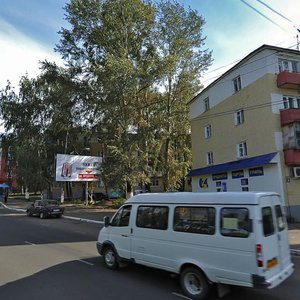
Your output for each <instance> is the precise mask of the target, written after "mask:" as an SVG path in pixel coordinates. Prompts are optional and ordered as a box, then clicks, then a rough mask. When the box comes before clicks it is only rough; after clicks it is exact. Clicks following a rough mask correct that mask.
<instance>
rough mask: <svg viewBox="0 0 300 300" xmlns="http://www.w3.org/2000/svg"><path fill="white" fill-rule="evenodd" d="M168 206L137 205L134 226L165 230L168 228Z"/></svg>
mask: <svg viewBox="0 0 300 300" xmlns="http://www.w3.org/2000/svg"><path fill="white" fill-rule="evenodd" d="M168 216H169V208H168V207H167V206H152V205H141V206H139V207H138V212H137V220H136V226H137V227H140V228H151V229H159V230H166V229H167V228H168Z"/></svg>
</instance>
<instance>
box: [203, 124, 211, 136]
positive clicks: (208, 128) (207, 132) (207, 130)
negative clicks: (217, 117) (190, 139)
mask: <svg viewBox="0 0 300 300" xmlns="http://www.w3.org/2000/svg"><path fill="white" fill-rule="evenodd" d="M210 137H211V125H210V124H208V125H206V126H204V138H205V139H209V138H210Z"/></svg>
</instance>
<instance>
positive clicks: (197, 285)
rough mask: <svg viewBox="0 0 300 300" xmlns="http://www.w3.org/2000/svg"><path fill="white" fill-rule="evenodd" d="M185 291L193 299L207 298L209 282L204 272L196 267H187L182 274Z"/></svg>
mask: <svg viewBox="0 0 300 300" xmlns="http://www.w3.org/2000/svg"><path fill="white" fill-rule="evenodd" d="M180 284H181V288H182V290H183V292H184V293H185V295H186V296H188V297H189V298H191V299H196V300H202V299H205V297H206V296H207V294H208V292H209V285H208V282H207V280H206V278H205V276H204V275H203V273H202V272H201V271H200V270H199V269H197V268H194V267H189V268H185V269H184V270H183V271H182V272H181V274H180Z"/></svg>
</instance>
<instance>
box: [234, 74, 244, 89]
mask: <svg viewBox="0 0 300 300" xmlns="http://www.w3.org/2000/svg"><path fill="white" fill-rule="evenodd" d="M232 83H233V92H234V93H237V92H239V91H240V90H241V89H242V80H241V76H240V75H238V76H236V77H234V78H233V79H232Z"/></svg>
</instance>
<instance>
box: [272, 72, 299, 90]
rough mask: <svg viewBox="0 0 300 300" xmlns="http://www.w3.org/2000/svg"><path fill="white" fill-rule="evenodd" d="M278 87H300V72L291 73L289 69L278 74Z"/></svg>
mask: <svg viewBox="0 0 300 300" xmlns="http://www.w3.org/2000/svg"><path fill="white" fill-rule="evenodd" d="M277 87H279V88H286V89H296V90H297V89H299V88H300V73H291V72H287V71H283V72H280V73H279V74H278V75H277Z"/></svg>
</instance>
